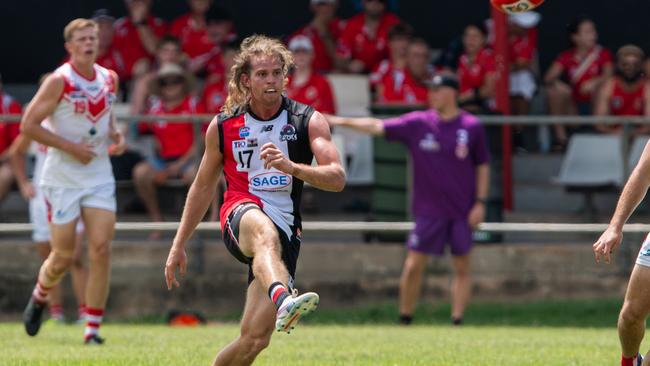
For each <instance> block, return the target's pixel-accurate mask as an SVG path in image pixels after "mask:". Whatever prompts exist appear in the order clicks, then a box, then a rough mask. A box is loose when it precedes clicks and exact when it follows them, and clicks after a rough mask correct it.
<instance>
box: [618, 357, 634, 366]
mask: <svg viewBox="0 0 650 366" xmlns="http://www.w3.org/2000/svg"><path fill="white" fill-rule="evenodd" d="M634 360H636V356H634V357H630V358H627V357H625V356H623V355H621V366H634Z"/></svg>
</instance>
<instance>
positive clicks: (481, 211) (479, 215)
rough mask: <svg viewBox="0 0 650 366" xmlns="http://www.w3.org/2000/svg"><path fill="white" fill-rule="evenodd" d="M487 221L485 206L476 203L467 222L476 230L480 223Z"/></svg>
mask: <svg viewBox="0 0 650 366" xmlns="http://www.w3.org/2000/svg"><path fill="white" fill-rule="evenodd" d="M484 220H485V204H483V203H480V202H479V203H476V204H474V207H472V209H471V210H470V211H469V216H468V217H467V222H468V223H469V226H470V227H471V228H472V229H476V228H477V227H478V225H479V224H480V223H482V222H483V221H484Z"/></svg>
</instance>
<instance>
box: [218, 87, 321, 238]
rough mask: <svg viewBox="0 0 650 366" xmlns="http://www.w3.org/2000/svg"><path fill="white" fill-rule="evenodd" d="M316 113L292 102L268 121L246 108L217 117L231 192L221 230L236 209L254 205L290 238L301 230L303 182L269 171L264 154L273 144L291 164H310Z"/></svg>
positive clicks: (224, 204) (225, 201) (287, 103)
mask: <svg viewBox="0 0 650 366" xmlns="http://www.w3.org/2000/svg"><path fill="white" fill-rule="evenodd" d="M313 113H314V109H313V108H312V107H309V106H307V105H304V104H301V103H298V102H296V101H294V100H292V99H288V98H284V97H283V99H282V106H281V107H280V109H279V110H278V112H277V113H276V115H275V116H273V117H272V118H270V119H268V120H262V119H260V118H258V117H256V116H255V115H254V114H253V113H252V112H251V111H250V110H248V109H247V108H240V109H238V110H236V111H235V112H234V113H232V114H230V115H226V114H224V113H222V114H220V115H219V116H218V118H217V121H218V126H219V143H220V150H221V153H222V154H223V171H224V175H225V177H226V183H227V190H226V193H225V197H224V203H223V205H222V207H221V212H220V219H221V226H222V229H223V225H224V224H225V222H226V219H227V218H228V216H229V215H230V213H231V212H232V210H233V209H234V208H236V207H237V206H239V205H240V204H242V203H246V202H253V203H255V204H257V205H258V206H260V208H261V209H262V211H263V212H264V213H265V214H266V215H267V216H269V218H271V220H272V221H273V223H275V225H277V226H278V227H279V228H280V229H281V230H282V231H284V232H285V233H286V234H287V237H288V238H291V236H292V235H293V233H295V232H296V230H297V229H301V223H302V221H301V216H300V198H301V195H302V187H303V181H301V180H300V179H297V178H295V177H293V176H291V175H289V174H286V173H283V172H281V171H279V170H277V169H275V168H271V169H265V168H264V161H263V160H261V159H260V149H261V148H262V146H264V144H266V143H269V142H271V143H273V144H274V145H275V146H276V147H277V148H278V149H279V150H281V151H282V153H283V154H284V155H285V156H286V157H288V158H289V159H290V160H291V161H293V162H295V163H299V164H311V162H312V159H313V153H312V151H311V147H310V144H309V128H308V127H309V119H310V118H311V116H312V114H313Z"/></svg>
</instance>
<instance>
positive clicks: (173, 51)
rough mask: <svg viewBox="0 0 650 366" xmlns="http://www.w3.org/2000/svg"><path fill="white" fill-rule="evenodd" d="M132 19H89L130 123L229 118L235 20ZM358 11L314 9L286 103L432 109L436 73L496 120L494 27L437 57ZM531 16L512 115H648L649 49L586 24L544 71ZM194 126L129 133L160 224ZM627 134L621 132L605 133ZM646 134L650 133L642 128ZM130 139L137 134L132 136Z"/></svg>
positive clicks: (185, 166) (515, 65) (381, 13)
mask: <svg viewBox="0 0 650 366" xmlns="http://www.w3.org/2000/svg"><path fill="white" fill-rule="evenodd" d="M124 1H125V4H126V8H127V12H128V14H127V15H126V16H124V17H122V18H119V19H116V18H115V17H113V16H112V15H111V14H110V13H109V12H108V11H107V10H104V9H101V10H98V11H96V12H95V13H94V14H93V15H92V18H93V19H94V20H95V21H97V22H98V24H99V57H98V61H97V62H98V63H99V64H100V65H102V66H105V67H107V68H110V69H113V70H115V71H116V72H117V74H118V75H119V76H120V79H121V81H122V83H123V84H124V85H123V87H122V88H120V89H121V90H123V92H122V94H123V95H121V98H122V101H123V102H124V103H128V105H129V112H130V113H131V114H134V115H137V114H151V115H158V114H187V113H189V114H192V113H210V114H216V113H218V112H219V111H220V109H221V107H222V105H223V103H224V101H225V99H226V95H227V89H228V82H229V77H230V75H229V70H230V68H231V66H232V64H233V60H234V58H235V57H236V55H237V52H238V48H239V39H240V38H239V37H238V35H237V31H236V27H235V24H234V22H233V20H232V18H231V17H230V15H229V13H228V11H227V10H226V9H224V8H222V7H220V6H217V4H215V2H214V1H213V0H187V4H188V7H189V12H188V13H187V14H183V15H181V16H179V17H178V18H176V19H174V20H173V21H172V22H170V23H168V22H166V21H164V20H162V19H160V18H158V17H156V16H155V15H154V14H152V1H153V0H124ZM360 3H361V9H362V10H361V12H359V14H357V15H355V16H353V17H351V18H349V19H340V18H338V17H337V15H336V14H337V10H338V0H309V2H308V4H307V3H305V6H309V8H310V10H311V13H312V19H311V20H310V21H309V23H307V24H305V25H304V26H302V27H300V28H299V29H298V30H296V31H295V32H293V33H291V34H289V35H288V36H287V37H286V38H285V39H284V40H285V41H286V43H287V45H288V48H289V49H290V50H291V51H292V52H293V54H294V58H295V67H294V68H293V70H292V73H291V75H290V77H289V80H288V85H287V95H288V96H289V97H291V98H293V99H296V100H298V101H300V102H303V103H306V104H310V105H312V106H314V107H315V108H316V109H318V110H320V111H321V112H326V113H332V114H333V113H336V112H337V111H336V102H335V100H336V98H335V95H334V92H333V88H332V86H331V85H330V83H329V81H328V78H327V77H326V74H328V73H355V74H367V75H368V76H369V89H370V90H371V96H372V99H373V103H375V104H384V105H385V104H396V105H407V106H423V105H426V103H427V88H426V86H425V81H426V80H429V79H430V78H431V76H432V75H433V74H434V73H453V74H455V75H456V76H457V78H458V80H459V81H460V96H459V99H460V100H459V103H460V105H461V106H462V107H463V108H464V109H466V110H468V111H470V112H473V113H478V114H483V113H498V111H497V110H495V104H494V97H495V83H496V79H497V74H496V69H495V55H494V53H493V51H492V43H493V36H492V31H491V29H492V26H491V24H490V22H489V21H486V22H482V21H481V22H471V23H468V24H467V26H466V27H465V29H464V31H463V33H462V34H460V35H458V36H457V37H455V38H454V39H452V41H451V42H450V43H449V45H448V46H447V47H445V48H444V49H442V50H439V51H438V52H434V51H433V50H432V49H431V48H430V45H429V44H428V43H427V41H426V40H425V39H422V38H420V37H418V35H417V31H416V30H414V29H413V28H412V27H411V26H410V25H409V24H407V23H405V22H404V21H403V20H401V19H400V18H399V17H398V16H397V15H395V14H393V13H392V12H390V11H389V9H388V3H387V0H361V2H360ZM540 20H541V17H540V15H539V14H537V13H534V12H529V13H525V14H520V15H517V16H513V17H511V18H510V20H509V28H508V35H509V42H510V53H511V55H510V58H511V60H512V62H511V73H510V93H511V112H512V113H513V114H521V115H525V114H528V113H529V112H530V109H531V102H532V101H533V99H534V98H535V97H536V96H537V95H540V91H542V90H543V91H544V93H543V94H544V95H545V100H546V105H547V111H548V113H549V114H551V115H571V114H580V115H589V114H596V115H646V114H648V113H650V104H649V103H650V89H649V88H648V87H647V81H646V78H645V77H644V69H646V68H647V66H648V65H649V64H648V63H645V54H644V53H643V51H642V50H641V49H640V48H638V47H636V46H633V45H627V46H625V47H622V48H621V49H620V50H619V51H618V53H617V54H616V60H614V59H613V56H612V53H611V52H610V51H609V50H607V49H606V48H605V47H603V46H601V45H599V43H598V33H597V30H596V24H595V23H594V22H593V21H592V20H591V19H589V18H587V17H580V18H577V19H576V20H575V21H574V22H572V23H571V24H570V25H569V26H568V28H567V35H568V38H569V41H570V44H571V46H570V47H569V49H567V50H566V51H564V52H562V53H561V54H559V55H558V56H557V58H556V59H555V61H554V62H553V63H552V65H551V66H550V67H549V68H548V70H546V72H545V73H542V72H541V71H540V69H539V66H538V63H537V58H538V55H537V52H538V51H537V39H538V34H537V25H538V23H539V22H540ZM2 113H20V105H19V104H17V103H16V102H15V101H13V100H12V99H11V97H10V96H8V95H6V94H3V93H2V88H1V84H0V114H2ZM192 128H193V127H192V125H191V124H183V123H178V122H165V121H159V122H147V123H141V124H140V125H139V126H138V127H137V128H133V129H131V135H134V136H135V137H134V138H138V137H139V136H143V135H147V134H148V135H149V136H150V138H151V139H153V140H154V142H155V144H154V145H155V148H154V149H153V152H152V153H150V154H149V155H150V156H146V157H143V159H142V161H141V162H139V163H137V164H134V165H135V166H134V168H133V170H132V174H131V177H132V178H133V181H134V184H135V187H136V191H137V192H138V194H139V196H140V197H141V199H142V201H143V202H144V204H145V207H146V209H147V211H148V213H149V214H150V216H151V219H152V220H161V219H162V215H161V213H160V209H159V207H158V205H157V203H156V199H155V197H156V196H155V195H156V191H155V187H156V186H158V185H160V184H162V183H164V182H165V181H166V180H167V179H182V180H184V181H190V180H191V179H192V177H193V174H194V171H195V168H196V167H195V164H196V161H194V160H193V157H194V154H195V152H196V150H197V146H196V142H197V141H194V138H193V136H194V135H193V132H192V131H193V130H192ZM586 128H587V127H585V126H581V127H578V128H568V129H567V128H565V127H564V126H560V125H558V126H554V128H553V141H554V148H555V149H557V150H563V149H564V148H565V147H566V144H567V141H568V138H569V136H570V133H571V132H572V131H574V130H580V129H583V130H584V129H586ZM593 130H596V131H599V132H602V133H618V132H619V131H620V128H619V127H618V126H597V127H596V128H595V129H593ZM17 132H18V128H17V124H2V123H0V199H1V198H2V196H3V195H4V194H5V192H6V191H7V190H8V189H9V188H8V186H9V185H10V182H11V172H10V171H9V170H8V166H7V164H5V163H4V162H3V161H5V160H6V159H3V155H2V154H3V153H4V152H5V151H6V148H7V146H8V145H9V144H10V142H11V140H12V139H13V138H14V137H15V135H16V134H17ZM635 132H636V133H638V134H644V133H648V132H650V131H648V128H643V127H639V128H638V129H637V130H636V131H635ZM132 137H133V136H132Z"/></svg>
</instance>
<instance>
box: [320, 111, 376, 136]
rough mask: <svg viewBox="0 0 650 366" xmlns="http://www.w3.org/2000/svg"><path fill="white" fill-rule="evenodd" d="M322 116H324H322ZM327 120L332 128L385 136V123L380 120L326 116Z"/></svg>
mask: <svg viewBox="0 0 650 366" xmlns="http://www.w3.org/2000/svg"><path fill="white" fill-rule="evenodd" d="M321 116H322V115H321ZM325 118H326V120H327V122H328V123H329V124H330V126H332V127H335V126H342V127H348V128H351V129H353V130H356V131H359V132H363V133H367V134H369V135H375V136H382V135H383V134H384V122H383V121H382V120H380V119H378V118H372V117H362V118H350V117H339V116H333V115H330V114H326V115H325Z"/></svg>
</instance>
